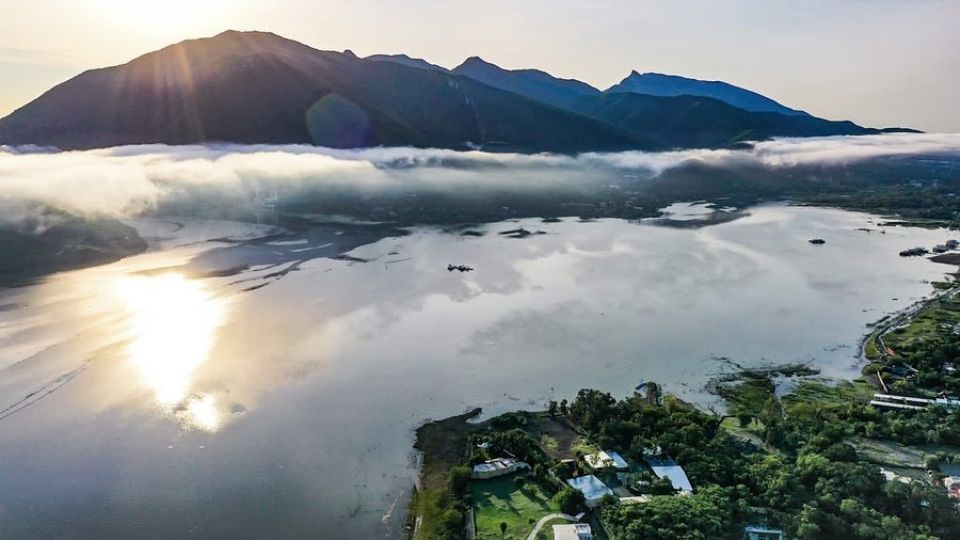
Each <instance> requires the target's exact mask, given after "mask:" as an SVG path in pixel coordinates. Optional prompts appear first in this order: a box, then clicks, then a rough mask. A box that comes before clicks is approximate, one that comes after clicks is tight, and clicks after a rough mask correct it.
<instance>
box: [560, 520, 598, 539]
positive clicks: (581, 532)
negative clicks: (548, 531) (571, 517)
mask: <svg viewBox="0 0 960 540" xmlns="http://www.w3.org/2000/svg"><path fill="white" fill-rule="evenodd" d="M553 540H593V530H591V529H590V525H588V524H586V523H575V524H573V525H554V526H553Z"/></svg>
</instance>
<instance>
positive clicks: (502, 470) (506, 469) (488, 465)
mask: <svg viewBox="0 0 960 540" xmlns="http://www.w3.org/2000/svg"><path fill="white" fill-rule="evenodd" d="M529 468H530V466H529V465H527V464H526V463H524V462H522V461H517V460H515V459H510V458H497V459H491V460H489V461H484V462H483V463H478V464H477V465H474V466H473V472H472V473H471V475H470V476H471V477H472V478H476V479H478V480H482V479H484V478H496V477H498V476H504V475H507V474H511V473H515V472H517V471H520V470H523V469H529Z"/></svg>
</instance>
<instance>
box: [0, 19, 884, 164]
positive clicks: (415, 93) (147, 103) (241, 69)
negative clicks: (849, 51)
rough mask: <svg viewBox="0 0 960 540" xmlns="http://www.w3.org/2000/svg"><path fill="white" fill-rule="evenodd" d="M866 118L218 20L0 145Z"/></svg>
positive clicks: (1, 126) (52, 107)
mask: <svg viewBox="0 0 960 540" xmlns="http://www.w3.org/2000/svg"><path fill="white" fill-rule="evenodd" d="M880 131H881V130H877V129H872V128H865V127H861V126H858V125H856V124H854V123H852V122H846V121H841V122H835V121H828V120H824V119H821V118H817V117H814V116H811V115H809V114H807V113H805V112H802V111H798V110H795V109H791V108H789V107H786V106H784V105H781V104H779V103H777V102H776V101H774V100H772V99H770V98H767V97H764V96H762V95H760V94H757V93H755V92H752V91H750V90H746V89H743V88H739V87H736V86H733V85H731V84H728V83H723V82H716V81H699V80H695V79H688V78H684V77H677V76H671V75H661V74H651V73H647V74H642V75H641V74H639V73H637V72H633V73H631V74H630V75H629V76H628V77H627V78H625V79H624V80H623V81H622V82H621V83H620V84H617V85H615V86H614V87H612V88H610V89H608V90H606V91H600V90H599V89H597V88H594V87H592V86H590V85H588V84H586V83H583V82H580V81H576V80H569V79H560V78H557V77H554V76H552V75H550V74H548V73H546V72H543V71H539V70H534V69H527V70H507V69H503V68H501V67H499V66H496V65H494V64H491V63H489V62H486V61H484V60H482V59H480V58H478V57H473V58H469V59H467V60H466V61H465V62H464V63H463V64H461V65H460V66H458V67H456V68H454V69H452V70H447V69H445V68H443V67H440V66H437V65H434V64H431V63H429V62H427V61H425V60H421V59H416V58H410V57H408V56H406V55H375V56H371V57H367V58H359V57H357V56H356V55H355V54H353V53H352V52H350V51H344V52H334V51H321V50H317V49H314V48H311V47H308V46H306V45H303V44H301V43H298V42H295V41H292V40H289V39H286V38H283V37H280V36H277V35H275V34H271V33H266V32H237V31H227V32H224V33H222V34H219V35H217V36H214V37H211V38H204V39H196V40H188V41H184V42H181V43H178V44H175V45H171V46H169V47H165V48H163V49H161V50H158V51H155V52H152V53H148V54H146V55H143V56H141V57H139V58H136V59H134V60H132V61H130V62H128V63H126V64H123V65H119V66H113V67H107V68H101V69H94V70H90V71H86V72H84V73H82V74H80V75H78V76H76V77H74V78H72V79H70V80H68V81H66V82H64V83H62V84H59V85H57V86H55V87H53V88H52V89H50V90H49V91H47V92H46V93H44V94H43V95H41V96H40V97H39V98H37V99H35V100H34V101H32V102H30V103H28V104H27V105H25V106H24V107H22V108H20V109H18V110H16V111H14V112H13V113H12V114H10V115H9V116H7V117H6V118H3V119H0V144H7V145H25V144H35V145H43V146H56V147H59V148H64V149H80V148H96V147H106V146H115V145H124V144H142V143H167V144H193V143H206V142H232V143H267V144H313V145H321V146H330V147H337V148H351V147H366V146H377V145H383V146H416V147H441V148H457V149H469V148H474V149H475V148H481V149H484V150H488V151H522V152H541V151H550V152H563V153H575V152H585V151H618V150H628V149H641V150H662V149H671V148H689V147H723V146H729V145H733V144H737V143H740V142H743V141H749V140H760V139H766V138H770V137H777V136H814V135H861V134H871V133H879V132H880Z"/></svg>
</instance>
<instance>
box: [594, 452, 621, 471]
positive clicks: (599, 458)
mask: <svg viewBox="0 0 960 540" xmlns="http://www.w3.org/2000/svg"><path fill="white" fill-rule="evenodd" d="M583 460H584V461H586V462H587V465H590V467H591V468H594V469H610V468H613V469H616V470H618V471H623V470H626V469H629V468H630V465H629V464H628V463H627V460H625V459H623V457H622V456H620V454H618V453H616V452H613V451H607V450H601V451H599V452H597V453H596V454H590V455H589V456H583Z"/></svg>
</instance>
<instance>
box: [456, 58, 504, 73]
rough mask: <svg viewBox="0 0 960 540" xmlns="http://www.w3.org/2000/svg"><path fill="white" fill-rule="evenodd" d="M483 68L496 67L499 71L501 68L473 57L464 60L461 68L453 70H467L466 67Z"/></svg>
mask: <svg viewBox="0 0 960 540" xmlns="http://www.w3.org/2000/svg"><path fill="white" fill-rule="evenodd" d="M481 66H489V67H495V68H498V69H499V68H500V66H498V65H496V64H494V63H492V62H487V61H486V60H484V59H483V58H480V57H479V56H471V57H470V58H467V59H466V60H464V61H463V63H462V64H460V65H459V66H457V67H455V68H453V70H454V71H456V70H458V69H461V68H466V67H481Z"/></svg>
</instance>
